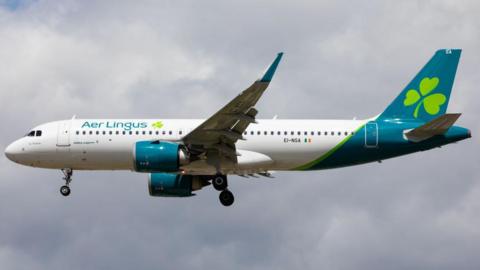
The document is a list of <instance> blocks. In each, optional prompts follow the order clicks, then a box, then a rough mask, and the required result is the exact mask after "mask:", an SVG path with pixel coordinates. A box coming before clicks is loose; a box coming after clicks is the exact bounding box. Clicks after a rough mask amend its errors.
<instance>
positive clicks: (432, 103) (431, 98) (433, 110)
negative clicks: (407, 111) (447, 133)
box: [403, 77, 447, 118]
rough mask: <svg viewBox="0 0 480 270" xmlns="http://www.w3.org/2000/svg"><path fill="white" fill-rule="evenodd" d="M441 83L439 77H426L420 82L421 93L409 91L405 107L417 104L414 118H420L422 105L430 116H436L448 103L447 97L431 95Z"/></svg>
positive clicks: (404, 102) (437, 94) (404, 103)
mask: <svg viewBox="0 0 480 270" xmlns="http://www.w3.org/2000/svg"><path fill="white" fill-rule="evenodd" d="M439 82H440V80H439V79H438V77H433V78H428V77H425V78H423V79H422V81H421V82H420V91H417V90H415V89H410V90H408V92H407V95H406V96H405V100H404V101H403V105H405V106H412V105H414V104H417V107H415V111H414V112H413V117H415V118H417V117H418V110H419V109H420V107H421V105H422V104H423V108H424V109H425V111H426V112H427V113H428V114H430V115H435V114H437V113H438V112H439V111H440V107H441V106H442V105H443V104H444V103H445V101H447V97H446V96H445V95H444V94H440V93H435V94H430V93H431V92H432V91H433V90H435V88H437V86H438V83H439ZM417 102H418V103H417Z"/></svg>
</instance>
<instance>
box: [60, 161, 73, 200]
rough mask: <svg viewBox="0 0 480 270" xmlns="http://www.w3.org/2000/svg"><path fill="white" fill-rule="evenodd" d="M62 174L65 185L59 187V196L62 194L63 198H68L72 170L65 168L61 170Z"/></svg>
mask: <svg viewBox="0 0 480 270" xmlns="http://www.w3.org/2000/svg"><path fill="white" fill-rule="evenodd" d="M62 172H63V175H64V177H63V180H65V185H64V186H62V187H60V194H62V195H63V196H65V197H66V196H68V195H70V187H69V186H70V182H72V174H73V170H72V169H70V168H65V169H62Z"/></svg>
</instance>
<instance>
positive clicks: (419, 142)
mask: <svg viewBox="0 0 480 270" xmlns="http://www.w3.org/2000/svg"><path fill="white" fill-rule="evenodd" d="M460 54H461V50H460V49H441V50H438V51H436V52H435V54H434V55H433V57H432V58H431V59H430V60H429V61H428V62H427V64H426V65H425V66H424V67H423V68H422V69H421V70H420V71H419V72H418V74H417V75H416V76H415V77H414V78H413V79H412V80H411V81H410V82H409V83H408V84H407V86H406V87H405V88H404V89H403V90H402V92H401V93H400V94H399V95H398V96H397V97H396V98H395V99H394V100H393V102H392V103H391V104H390V105H389V106H388V107H387V108H386V109H385V110H384V111H383V112H382V113H380V114H379V115H377V116H375V117H371V118H368V119H364V120H307V119H303V120H283V119H282V120H281V119H257V118H256V116H257V114H258V111H257V109H256V108H255V106H256V104H257V102H258V100H259V99H260V97H261V96H262V94H263V93H264V92H265V90H266V89H267V87H268V86H269V84H270V82H271V80H272V78H273V75H274V73H275V71H276V69H277V66H278V64H279V63H280V60H281V58H282V55H283V53H279V54H278V55H277V56H276V58H275V60H274V61H273V63H272V64H271V65H270V66H269V67H268V68H267V69H266V71H265V73H264V74H263V75H262V76H261V77H260V78H259V79H257V80H256V81H255V82H253V84H252V85H251V86H250V87H248V88H247V89H246V90H244V91H243V92H241V93H240V94H239V95H238V96H237V97H235V98H234V99H233V100H231V101H230V102H229V103H228V104H226V105H225V106H224V107H223V108H221V109H220V110H219V111H217V112H216V113H215V114H213V115H212V116H211V117H209V118H207V119H163V118H160V119H76V117H75V116H74V117H73V118H72V119H69V120H63V121H55V122H49V123H46V124H42V125H39V126H37V127H34V128H33V129H31V130H30V131H29V132H28V133H27V134H26V135H25V136H24V137H22V138H20V139H18V140H16V141H14V142H13V143H11V144H10V145H8V147H7V148H6V149H5V155H6V156H7V158H8V159H10V160H12V161H14V162H16V163H19V164H22V165H26V166H31V167H38V168H49V169H60V170H61V171H62V172H63V174H64V177H63V180H64V181H65V185H63V186H62V187H61V188H60V193H61V194H62V195H64V196H68V195H69V194H70V192H71V190H70V182H71V181H72V175H73V171H75V170H79V171H81V170H129V171H134V172H140V173H146V174H148V190H149V194H150V195H151V196H156V197H189V196H193V195H195V193H194V191H197V190H200V189H202V188H203V187H205V186H207V185H213V187H214V188H215V189H216V190H218V191H220V193H219V200H220V202H221V204H222V205H224V206H230V205H232V204H233V202H234V196H233V194H232V192H231V191H230V190H229V189H228V181H227V175H238V176H243V177H273V176H272V172H275V171H308V170H322V169H331V168H340V167H345V166H352V165H359V164H364V163H368V162H381V161H382V160H384V159H388V158H393V157H398V156H402V155H406V154H410V153H415V152H419V151H425V150H429V149H432V148H436V147H441V146H443V145H446V144H450V143H454V142H457V141H461V140H464V139H467V138H470V137H471V132H470V130H468V129H467V128H463V127H460V126H455V125H454V123H455V122H456V120H457V119H458V118H459V117H460V114H459V113H446V110H447V106H448V102H449V99H450V93H451V90H452V86H453V81H454V78H455V73H456V70H457V65H458V62H459V59H460Z"/></svg>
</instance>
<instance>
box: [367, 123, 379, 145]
mask: <svg viewBox="0 0 480 270" xmlns="http://www.w3.org/2000/svg"><path fill="white" fill-rule="evenodd" d="M365 147H368V148H376V147H378V124H377V123H376V122H368V123H367V124H366V125H365Z"/></svg>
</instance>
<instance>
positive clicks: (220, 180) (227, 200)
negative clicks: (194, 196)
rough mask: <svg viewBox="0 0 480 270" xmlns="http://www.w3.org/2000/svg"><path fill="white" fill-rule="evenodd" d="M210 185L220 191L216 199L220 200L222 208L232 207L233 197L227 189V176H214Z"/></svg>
mask: <svg viewBox="0 0 480 270" xmlns="http://www.w3.org/2000/svg"><path fill="white" fill-rule="evenodd" d="M212 184H213V187H214V188H215V189H216V190H218V191H221V192H220V195H219V196H218V198H219V199H220V203H221V204H222V205H223V206H230V205H232V204H233V201H234V200H235V198H234V197H233V194H232V192H231V191H230V190H228V189H227V187H228V182H227V176H226V175H222V174H217V175H215V176H214V177H213V179H212Z"/></svg>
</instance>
